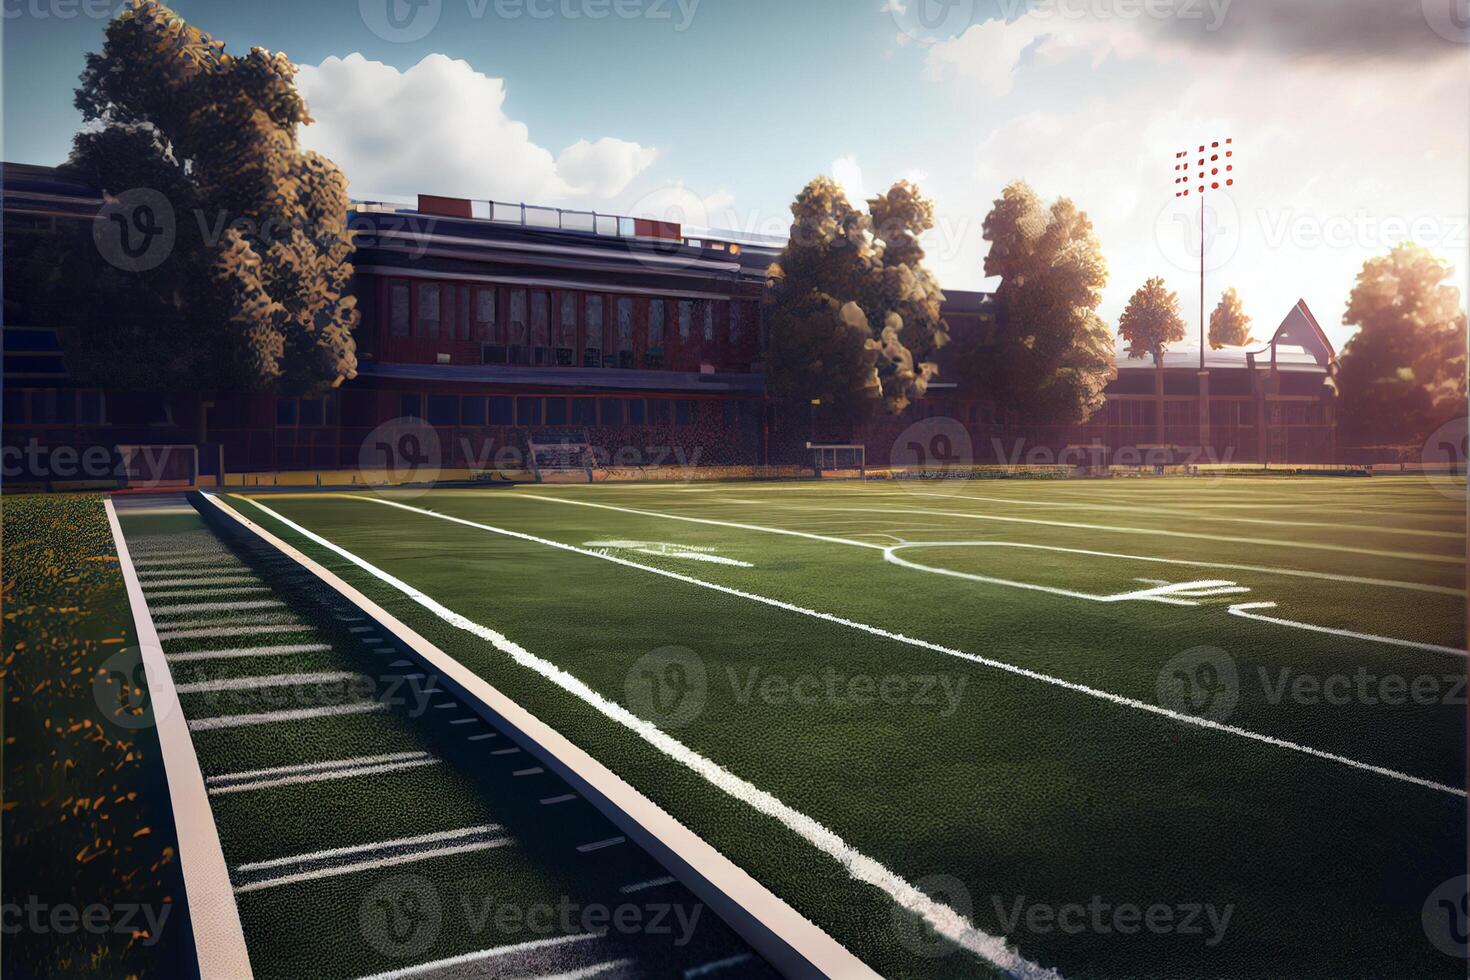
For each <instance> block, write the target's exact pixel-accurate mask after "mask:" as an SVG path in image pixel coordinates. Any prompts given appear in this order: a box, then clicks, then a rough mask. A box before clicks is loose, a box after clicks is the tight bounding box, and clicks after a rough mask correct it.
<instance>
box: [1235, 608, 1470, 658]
mask: <svg viewBox="0 0 1470 980" xmlns="http://www.w3.org/2000/svg"><path fill="white" fill-rule="evenodd" d="M1275 608H1276V603H1274V602H1242V603H1239V604H1238V605H1234V606H1231V607H1230V615H1232V616H1239V617H1241V618H1242V619H1254V620H1258V621H1260V622H1262V623H1272V624H1274V625H1276V626H1290V627H1293V628H1295V629H1299V630H1311V631H1312V632H1314V633H1327V634H1330V635H1331V636H1344V637H1347V638H1349V639H1353V640H1372V641H1373V642H1374V643H1387V644H1390V645H1392V646H1397V647H1408V648H1409V649H1411V650H1428V651H1430V652H1431V653H1447V654H1449V655H1450V656H1452V657H1464V656H1466V652H1465V651H1464V650H1462V649H1460V648H1458V647H1445V646H1440V645H1438V644H1436V643H1418V642H1415V641H1414V640H1398V639H1394V638H1393V637H1390V636H1373V635H1371V634H1368V633H1354V632H1353V631H1352V630H1344V629H1336V628H1334V627H1331V626H1313V625H1311V624H1310V623H1298V622H1296V621H1294V620H1290V619H1278V618H1277V617H1275V616H1262V615H1260V614H1259V613H1255V612H1252V611H1251V610H1254V609H1275Z"/></svg>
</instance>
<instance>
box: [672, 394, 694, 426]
mask: <svg viewBox="0 0 1470 980" xmlns="http://www.w3.org/2000/svg"><path fill="white" fill-rule="evenodd" d="M693 422H694V403H693V402H691V401H685V400H684V399H680V400H679V401H676V402H674V424H675V425H690V424H692V423H693Z"/></svg>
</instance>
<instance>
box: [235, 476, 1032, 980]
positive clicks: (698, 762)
mask: <svg viewBox="0 0 1470 980" xmlns="http://www.w3.org/2000/svg"><path fill="white" fill-rule="evenodd" d="M238 499H242V500H244V501H245V502H247V503H249V504H250V505H251V506H253V507H255V508H256V509H257V510H260V511H262V512H263V513H265V514H269V515H270V516H271V517H273V518H275V519H276V520H277V521H279V522H280V523H281V524H283V525H284V526H286V527H289V528H291V529H293V530H294V531H296V532H297V533H298V534H300V535H302V536H303V537H305V538H307V539H308V540H310V541H312V542H315V543H316V544H318V545H320V546H321V547H323V548H326V549H327V550H329V551H331V552H333V553H334V554H337V555H339V556H341V557H342V558H345V559H346V560H348V561H350V562H352V563H353V564H354V565H356V566H358V567H359V568H361V569H362V570H363V571H365V572H367V573H368V574H369V575H372V576H373V577H374V578H376V579H378V580H379V581H381V582H383V583H384V584H386V585H388V586H390V587H391V588H394V589H396V590H398V591H400V592H402V593H403V594H404V595H406V596H408V597H409V598H410V599H412V600H413V601H414V602H417V603H418V604H419V605H421V606H423V607H424V608H425V609H427V610H428V611H429V612H430V613H432V614H433V615H435V616H436V617H438V618H439V619H441V620H443V621H444V622H446V623H449V624H450V625H452V626H455V627H458V628H459V629H461V630H464V631H465V632H467V633H470V634H471V635H473V636H476V637H478V638H480V639H482V640H485V641H487V642H489V643H490V644H491V645H492V646H493V647H495V649H497V650H499V651H501V652H502V653H504V654H506V655H508V656H509V657H510V658H511V659H512V660H513V661H514V662H516V663H518V664H520V665H521V666H523V667H526V668H528V669H530V670H532V671H535V672H536V673H537V674H540V675H541V676H542V677H545V678H547V679H548V680H550V681H551V682H552V683H554V684H556V685H557V686H558V687H560V688H562V689H563V690H564V691H566V692H568V693H569V694H571V695H572V696H574V697H576V698H578V699H580V700H581V701H583V702H584V703H586V704H588V705H589V706H591V707H592V708H594V709H595V710H597V711H598V712H600V713H601V714H602V715H603V716H605V717H606V718H608V719H610V720H611V721H614V722H616V723H618V724H620V725H622V726H623V727H624V728H627V729H628V730H629V731H631V732H632V733H634V734H635V735H637V736H638V737H640V738H642V739H643V740H644V741H646V742H648V743H649V744H650V745H651V746H653V747H654V748H655V749H657V750H659V751H660V752H662V753H663V754H664V755H666V756H668V757H669V758H670V759H672V760H674V761H675V762H678V763H680V764H682V765H684V766H686V767H688V768H689V769H690V770H692V771H693V772H695V773H697V774H698V775H700V776H701V777H703V778H704V779H705V780H706V781H707V782H708V783H709V784H710V785H711V786H714V787H716V788H718V789H719V790H721V791H723V792H724V793H726V794H728V795H729V796H731V797H733V798H734V799H737V800H740V801H741V802H744V803H746V804H747V805H749V806H751V807H752V808H754V809H755V810H756V811H758V812H760V813H763V814H765V815H767V816H770V817H772V818H774V819H776V820H779V821H780V822H781V823H782V824H784V825H785V826H786V827H787V828H788V829H790V830H791V831H792V832H793V833H795V834H796V835H798V836H799V837H801V838H802V839H804V840H806V841H807V842H808V843H809V844H811V845H813V846H814V847H815V848H817V850H819V851H821V852H822V853H824V854H826V855H828V856H829V857H831V858H832V859H833V860H835V861H837V862H838V864H840V865H841V866H842V867H844V868H846V869H847V871H848V873H849V874H850V875H852V877H853V878H854V879H855V880H857V881H861V882H864V883H866V884H870V885H873V886H874V887H877V888H879V889H881V890H883V891H884V892H885V893H886V894H887V895H888V896H889V897H890V898H892V899H893V901H894V902H895V903H896V904H898V905H899V906H900V907H902V908H905V909H908V910H909V911H910V912H912V913H913V914H915V915H916V916H918V917H919V918H921V919H923V920H924V921H925V922H927V923H928V924H929V925H930V927H931V928H933V929H934V930H935V931H937V932H938V933H939V934H940V935H943V936H945V937H946V938H948V939H950V940H951V941H952V942H954V943H955V944H956V945H959V946H961V947H963V948H965V949H968V950H969V951H970V952H972V953H974V954H975V955H976V956H979V957H982V958H983V959H985V960H987V961H989V962H990V963H993V964H994V965H996V966H998V967H999V968H1001V969H1002V970H1006V971H1008V972H1010V973H1012V974H1014V975H1015V976H1017V977H1020V978H1022V980H1031V978H1052V977H1058V976H1059V974H1057V973H1056V972H1055V971H1052V970H1048V969H1046V968H1043V967H1040V966H1037V965H1036V964H1034V963H1032V962H1031V961H1029V960H1027V959H1026V958H1025V957H1023V956H1021V954H1020V953H1018V952H1017V951H1016V950H1014V949H1012V948H1011V947H1009V946H1008V945H1007V944H1006V941H1005V938H1004V937H1001V936H992V935H990V934H989V933H986V932H984V931H983V930H980V929H977V928H976V927H975V926H974V925H973V924H972V923H971V922H970V921H969V919H967V918H966V917H965V916H964V915H962V914H961V913H959V912H957V911H955V910H954V909H953V908H951V907H949V906H948V905H946V904H944V903H943V902H938V901H936V900H934V899H933V898H931V897H930V896H928V895H926V894H925V893H924V892H922V891H920V890H919V889H917V888H915V887H914V886H913V885H912V884H910V883H909V882H908V881H906V880H905V879H903V878H902V877H900V876H899V875H898V874H896V873H895V872H893V871H892V870H890V869H889V868H888V867H887V866H885V865H883V864H882V863H881V862H879V861H876V860H874V859H873V858H871V857H868V856H867V855H866V854H863V853H861V852H860V851H857V850H856V849H854V848H853V847H851V846H850V845H849V844H847V843H846V842H845V841H844V840H842V838H841V837H839V836H838V835H837V834H836V833H835V832H833V831H832V830H830V829H829V828H827V827H825V826H823V825H822V824H820V823H818V822H817V821H815V820H813V819H812V818H811V817H809V816H807V815H806V814H804V813H801V812H799V811H797V810H795V809H793V808H792V807H790V806H789V805H787V804H786V803H783V802H782V801H781V800H779V799H777V798H776V797H775V796H772V795H771V794H770V793H767V792H766V791H765V790H762V789H760V788H758V787H756V786H755V785H754V784H752V783H750V782H748V781H746V780H744V779H741V778H740V777H738V776H736V775H734V774H733V773H731V772H729V771H727V770H725V769H724V768H722V767H721V766H719V765H718V764H717V763H715V762H714V761H712V760H710V759H708V758H706V757H704V756H702V755H700V754H698V753H697V752H695V751H694V750H693V749H691V748H689V747H688V746H687V745H685V744H684V743H682V742H680V741H678V740H677V739H675V738H673V737H672V736H670V735H669V734H668V733H667V732H664V731H663V730H661V729H659V728H658V727H657V726H656V725H653V724H651V723H649V722H648V721H646V720H644V719H642V718H639V717H638V716H637V715H635V714H633V713H632V712H631V711H629V710H628V709H626V708H624V707H623V706H622V705H620V704H617V703H616V702H613V701H610V700H608V699H607V698H605V697H603V696H602V695H601V694H599V693H597V692H596V691H594V690H593V689H592V688H590V687H588V686H587V684H586V683H585V682H583V681H582V680H580V679H579V678H577V677H574V676H573V675H571V674H569V673H567V672H566V671H565V670H562V669H561V668H560V667H557V666H556V665H555V664H553V663H551V662H549V661H547V660H543V659H542V658H540V657H537V656H536V655H535V654H533V653H531V652H530V651H528V650H526V649H525V648H524V647H522V646H520V645H519V644H517V643H515V642H514V641H512V640H510V639H509V638H507V637H506V636H504V635H503V634H501V633H498V632H496V631H495V630H493V629H490V628H489V627H488V626H483V625H481V624H480V623H477V622H475V621H474V620H472V619H469V618H468V617H466V616H462V615H460V614H459V613H456V612H455V611H454V610H452V609H450V608H448V607H447V606H445V605H443V604H442V603H440V602H438V601H437V600H435V599H434V598H432V597H431V596H429V595H428V594H427V593H424V592H422V591H420V590H419V589H416V588H414V587H413V586H411V585H409V584H408V583H407V582H404V581H403V580H402V579H399V578H396V577H394V576H392V575H390V574H388V573H387V572H385V571H383V570H382V569H381V568H378V567H377V566H375V565H373V564H372V563H370V562H368V561H367V560H366V559H364V558H361V557H359V556H357V555H355V554H353V553H352V552H350V551H348V550H347V549H346V548H343V547H342V546H341V545H338V544H335V543H333V542H331V541H329V540H327V539H326V538H324V537H322V536H321V535H319V534H317V533H316V532H314V531H311V530H308V529H307V528H304V527H302V526H301V525H300V524H297V523H296V522H294V521H292V520H291V519H289V518H286V517H283V516H281V515H280V514H277V513H276V512H275V511H274V510H272V509H271V508H269V507H267V506H266V505H264V504H262V503H260V502H259V501H256V500H254V499H252V498H249V497H242V498H238ZM409 509H410V510H412V509H413V508H409ZM426 513H427V512H426ZM431 516H436V515H431ZM464 523H466V524H469V523H470V522H464ZM471 526H473V525H471ZM513 536H517V537H521V535H513ZM530 540H535V539H530ZM556 547H566V548H567V549H568V550H571V551H577V552H579V551H580V549H577V548H573V547H571V546H562V545H556ZM603 560H606V561H611V562H614V563H617V564H626V565H628V566H630V567H634V568H645V567H646V566H641V565H637V564H636V563H633V562H628V561H626V560H624V559H619V558H611V557H607V558H604V559H603ZM668 576H669V577H671V578H675V579H682V578H684V576H681V575H679V574H678V573H673V572H670V573H668ZM544 772H545V770H544V769H543V768H542V767H540V766H533V767H531V768H529V769H522V770H518V771H516V772H514V773H512V774H511V775H513V776H533V775H540V774H542V773H544Z"/></svg>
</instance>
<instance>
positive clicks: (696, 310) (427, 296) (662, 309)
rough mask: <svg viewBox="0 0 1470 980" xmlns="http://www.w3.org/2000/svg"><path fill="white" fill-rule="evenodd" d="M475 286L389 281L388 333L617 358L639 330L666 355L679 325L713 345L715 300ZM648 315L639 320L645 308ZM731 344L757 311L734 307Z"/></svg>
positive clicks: (684, 334)
mask: <svg viewBox="0 0 1470 980" xmlns="http://www.w3.org/2000/svg"><path fill="white" fill-rule="evenodd" d="M555 297H556V302H555V304H554V306H553V300H552V298H553V294H552V293H551V292H549V291H547V290H542V289H520V288H505V287H499V286H472V285H462V284H456V283H445V282H422V281H417V280H415V281H410V280H407V279H390V280H389V281H388V333H389V336H392V337H416V338H420V339H425V340H439V339H443V340H470V341H479V342H480V343H485V344H495V345H504V346H507V347H511V348H532V349H552V348H555V349H559V350H567V351H573V352H575V351H576V350H577V349H578V348H579V347H581V348H586V349H589V350H596V351H597V352H598V354H599V356H601V354H602V352H603V351H607V352H610V353H614V354H620V353H629V354H631V353H632V351H633V349H634V333H635V330H638V329H641V330H643V331H644V335H643V340H644V343H643V345H642V346H643V348H644V349H645V350H649V351H661V350H662V349H663V347H664V340H665V336H666V334H667V332H668V330H669V328H670V326H673V328H674V329H676V330H677V331H678V334H679V339H680V341H682V342H687V341H688V340H689V339H690V338H691V337H694V336H699V337H702V338H703V339H704V340H705V341H706V342H712V341H714V339H715V301H714V300H690V299H682V300H672V299H635V298H634V297H631V296H604V295H603V294H601V293H576V292H567V291H563V292H558V293H556V294H555ZM640 305H641V306H642V307H644V309H645V311H646V312H645V313H644V314H643V315H642V316H641V317H640V316H638V308H639V306H640ZM728 306H729V315H728V317H726V323H727V325H728V334H727V336H728V339H729V342H730V343H731V344H738V343H741V342H742V341H743V340H744V339H745V336H746V334H747V331H748V330H750V329H751V327H752V325H753V321H754V317H755V310H754V305H753V304H751V303H746V302H729V303H728Z"/></svg>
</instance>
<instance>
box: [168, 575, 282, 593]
mask: <svg viewBox="0 0 1470 980" xmlns="http://www.w3.org/2000/svg"><path fill="white" fill-rule="evenodd" d="M258 581H260V580H259V579H258V578H256V577H255V576H254V575H234V574H231V575H210V576H207V577H206V576H196V577H194V578H155V579H149V580H148V581H146V582H144V583H143V588H145V589H150V590H152V589H168V588H180V587H183V586H192V585H199V586H205V585H240V584H242V583H246V582H258Z"/></svg>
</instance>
